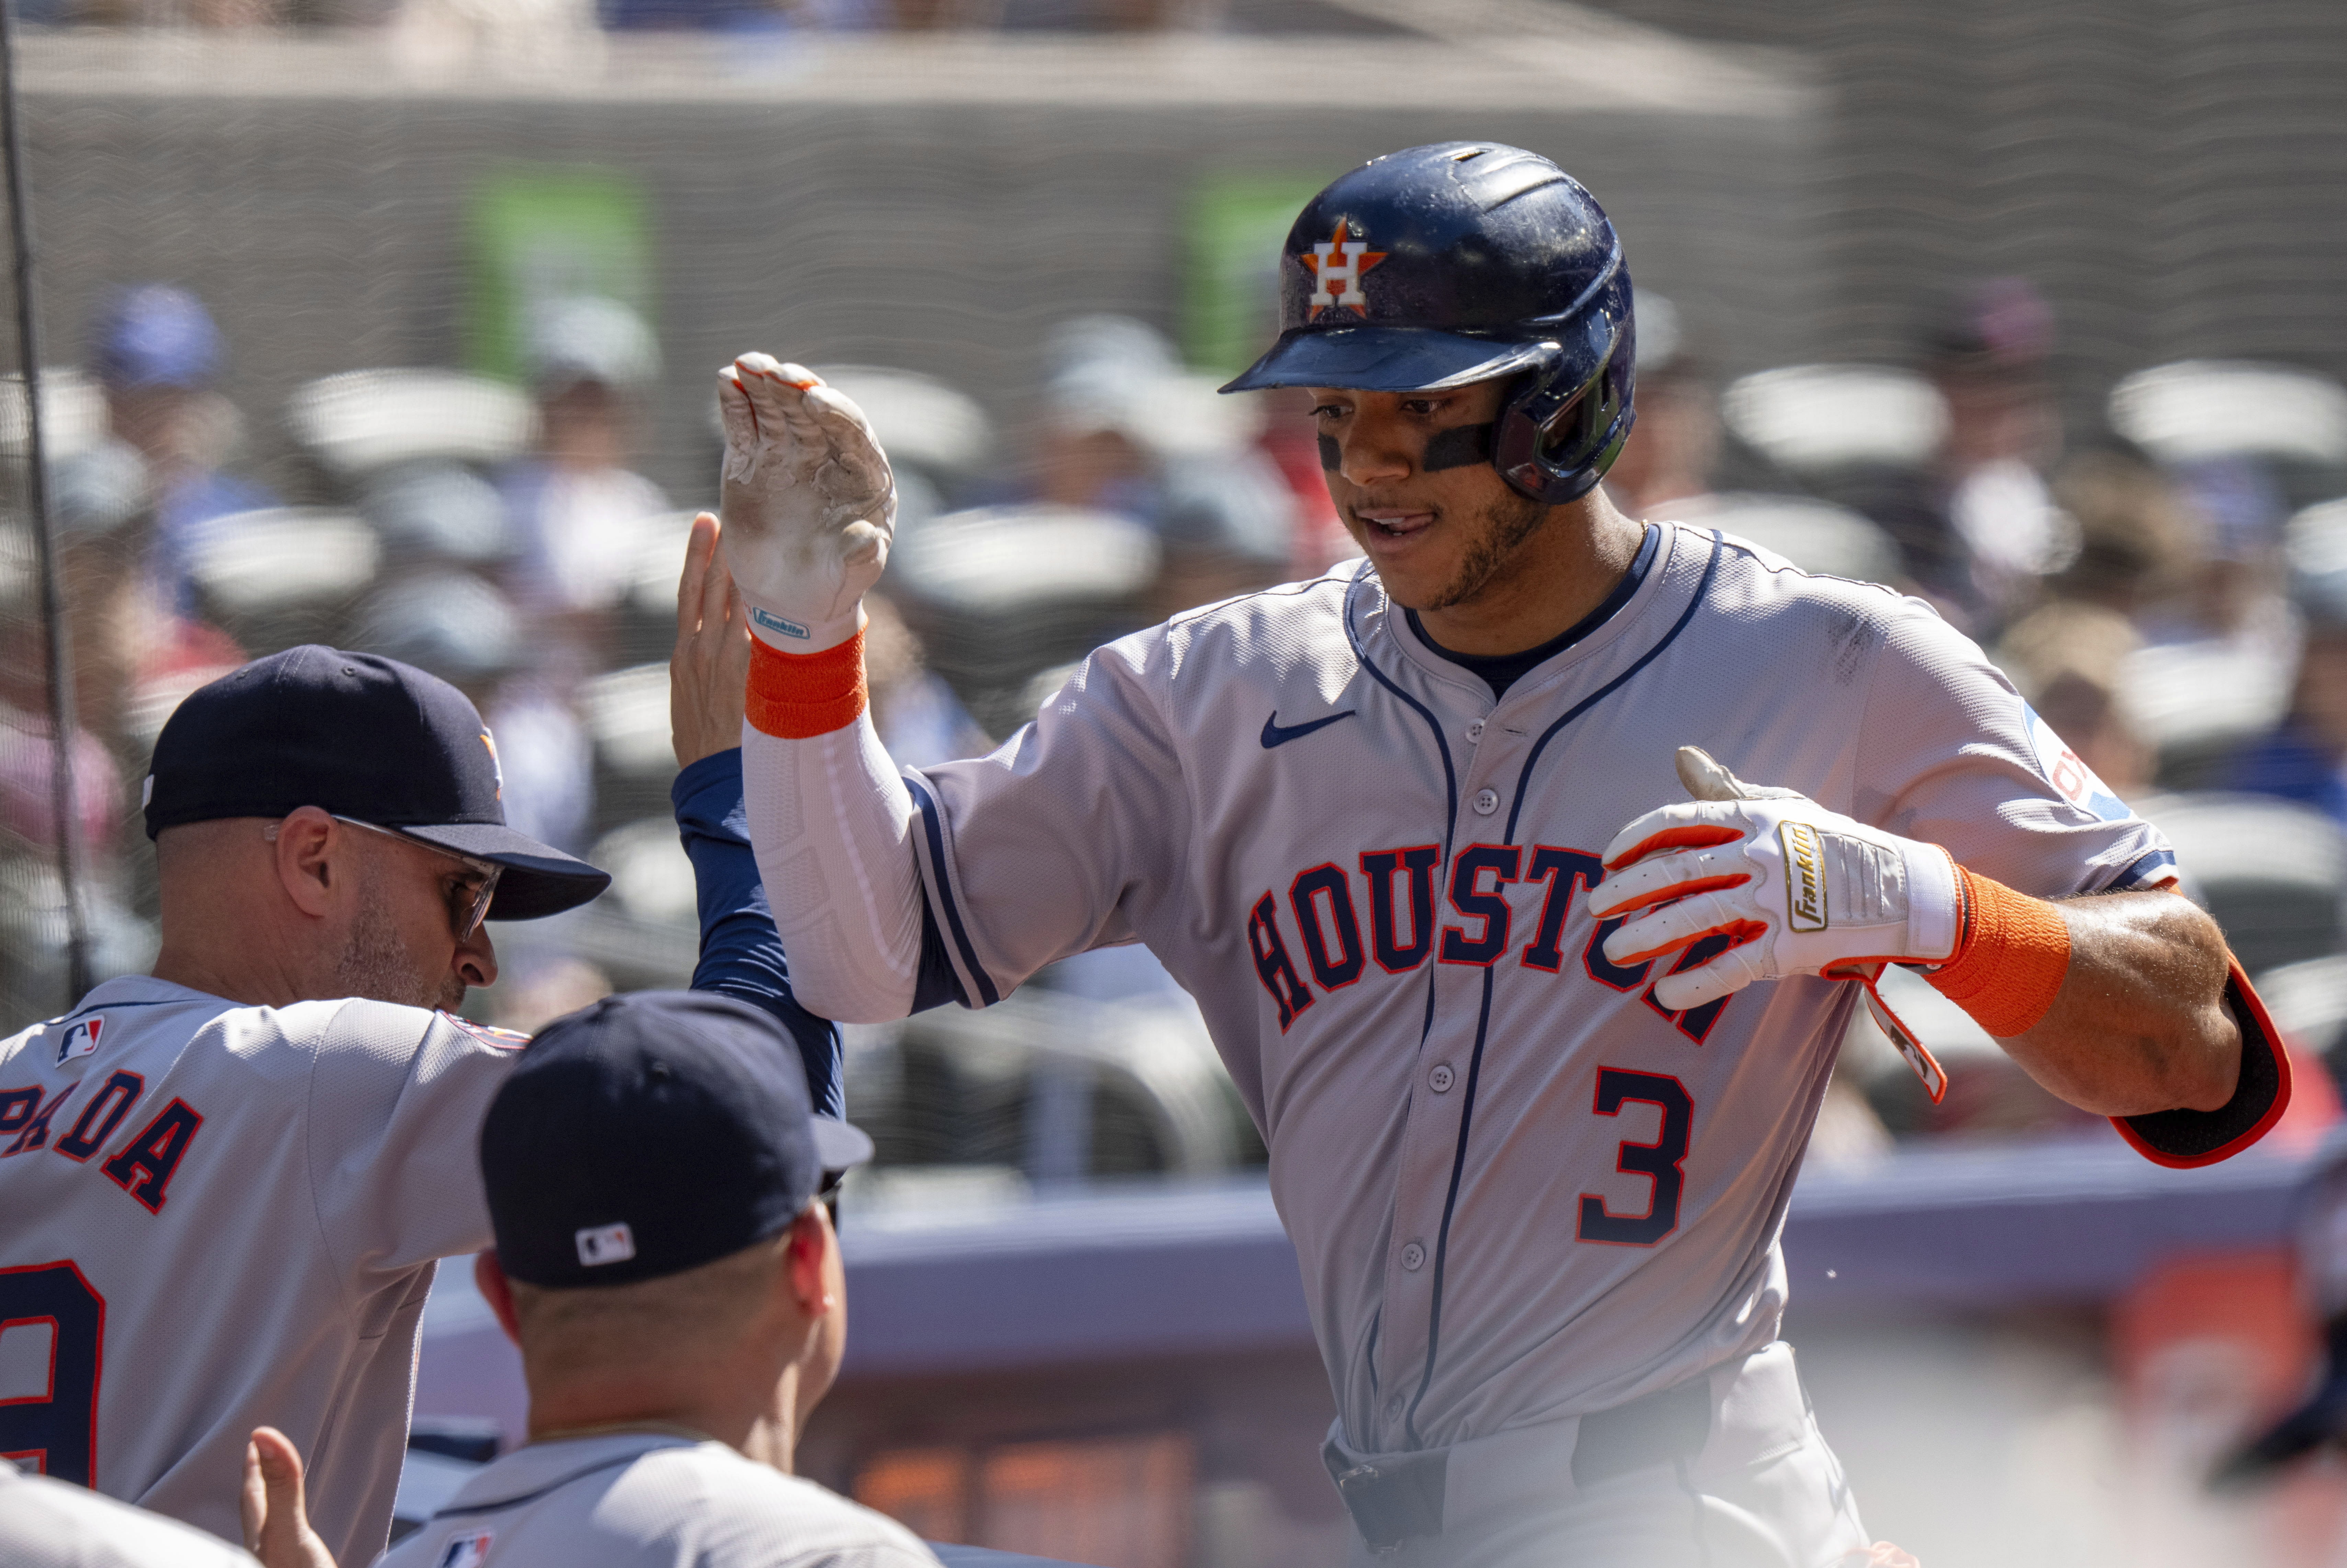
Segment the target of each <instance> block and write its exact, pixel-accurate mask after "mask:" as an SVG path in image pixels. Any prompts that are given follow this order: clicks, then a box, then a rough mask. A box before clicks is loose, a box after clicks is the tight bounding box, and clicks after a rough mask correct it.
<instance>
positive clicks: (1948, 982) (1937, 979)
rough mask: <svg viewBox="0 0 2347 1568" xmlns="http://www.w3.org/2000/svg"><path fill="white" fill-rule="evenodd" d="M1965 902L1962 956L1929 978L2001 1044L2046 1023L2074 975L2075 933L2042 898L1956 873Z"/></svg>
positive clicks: (1960, 868)
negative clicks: (2048, 1012) (2072, 942)
mask: <svg viewBox="0 0 2347 1568" xmlns="http://www.w3.org/2000/svg"><path fill="white" fill-rule="evenodd" d="M1956 876H1957V879H1958V881H1959V883H1960V885H1961V887H1962V891H1963V901H1964V918H1963V934H1962V935H1961V936H1959V937H1958V938H1956V952H1955V956H1954V957H1953V958H1950V959H1949V960H1948V961H1947V962H1946V963H1944V964H1942V965H1941V966H1940V968H1939V969H1938V970H1937V971H1936V972H1934V973H1932V974H1928V975H1925V976H1924V977H1923V978H1924V979H1927V980H1929V981H1931V982H1932V985H1933V986H1935V987H1937V988H1938V989H1939V992H1940V994H1941V995H1942V996H1943V997H1946V998H1947V999H1949V1000H1950V1001H1952V1002H1953V1003H1955V1004H1956V1005H1957V1006H1958V1007H1960V1008H1962V1009H1964V1010H1965V1011H1966V1012H1968V1013H1970V1014H1972V1015H1973V1019H1974V1020H1976V1021H1978V1023H1979V1024H1980V1026H1981V1027H1982V1028H1983V1029H1984V1030H1988V1032H1989V1033H1990V1034H1992V1035H1993V1036H1995V1037H1996V1038H1997V1039H1999V1040H2010V1039H2012V1038H2013V1037H2014V1035H2016V1034H2025V1033H2027V1032H2028V1030H2029V1029H2030V1027H2031V1026H2032V1025H2034V1023H2036V1021H2037V1020H2039V1019H2042V1018H2044V1017H2045V1010H2046V1009H2048V1008H2050V1007H2052V1006H2053V1005H2054V999H2055V997H2056V996H2058V995H2060V994H2061V990H2062V977H2063V976H2064V975H2065V974H2068V973H2069V972H2070V927H2069V925H2068V924H2067V923H2066V922H2065V921H2064V920H2063V918H2062V911H2061V910H2059V909H2056V908H2055V907H2054V906H2053V905H2051V904H2048V903H2047V902H2046V901H2045V899H2043V898H2032V897H2030V896H2029V895H2028V894H2026V893H2016V892H2014V890H2013V889H2012V888H2010V887H2007V886H2005V885H2004V883H2002V882H1992V881H1990V880H1989V879H1988V878H1987V877H1985V876H1975V875H1973V873H1972V872H1969V871H1967V870H1965V869H1964V868H1963V866H1957V867H1956Z"/></svg>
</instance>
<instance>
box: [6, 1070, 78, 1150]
mask: <svg viewBox="0 0 2347 1568" xmlns="http://www.w3.org/2000/svg"><path fill="white" fill-rule="evenodd" d="M80 1087H81V1081H80V1080H79V1079H76V1080H75V1081H73V1082H71V1083H68V1084H67V1085H66V1086H65V1087H64V1088H63V1089H60V1090H58V1091H56V1094H55V1095H53V1096H52V1097H50V1098H49V1099H48V1100H46V1101H44V1100H42V1098H41V1091H40V1087H39V1086H38V1085H37V1084H36V1085H35V1086H33V1087H32V1088H29V1089H0V1134H5V1133H7V1132H14V1133H15V1134H16V1135H15V1138H13V1139H11V1140H10V1141H9V1143H8V1146H7V1147H6V1148H5V1149H0V1160H5V1159H6V1158H7V1157H8V1156H9V1155H11V1154H22V1153H26V1151H28V1150H32V1149H44V1148H46V1147H47V1146H48V1142H49V1123H50V1122H53V1121H55V1120H56V1114H57V1112H58V1110H59V1109H60V1108H62V1107H63V1106H64V1104H65V1102H67V1101H68V1100H70V1099H72V1098H73V1091H75V1090H77V1089H79V1088H80Z"/></svg>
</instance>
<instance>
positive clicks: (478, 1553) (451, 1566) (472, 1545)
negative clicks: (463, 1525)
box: [432, 1530, 497, 1568]
mask: <svg viewBox="0 0 2347 1568" xmlns="http://www.w3.org/2000/svg"><path fill="white" fill-rule="evenodd" d="M496 1539H497V1532H495V1531H493V1530H481V1531H476V1532H474V1533H472V1534H470V1535H459V1536H458V1537H456V1540H454V1541H451V1542H448V1544H447V1545H446V1546H444V1547H442V1548H441V1549H440V1555H439V1556H438V1557H436V1558H434V1559H433V1562H432V1568H479V1565H480V1564H481V1563H485V1562H487V1561H488V1556H489V1542H492V1541H495V1540H496Z"/></svg>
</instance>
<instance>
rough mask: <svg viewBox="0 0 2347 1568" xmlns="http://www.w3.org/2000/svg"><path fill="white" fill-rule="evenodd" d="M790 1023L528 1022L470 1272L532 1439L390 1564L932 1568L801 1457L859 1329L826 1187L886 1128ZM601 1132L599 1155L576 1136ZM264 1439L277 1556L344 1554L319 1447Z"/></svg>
mask: <svg viewBox="0 0 2347 1568" xmlns="http://www.w3.org/2000/svg"><path fill="white" fill-rule="evenodd" d="M779 1032H780V1031H779V1030H777V1029H776V1028H775V1025H774V1020H773V1018H772V1017H771V1016H769V1015H767V1014H765V1013H763V1012H760V1011H759V1010H758V1009H754V1008H752V1007H749V1006H746V1005H744V1004H743V1003H742V1002H739V1001H735V1000H733V999H731V998H727V997H712V996H706V995H702V994H701V993H697V992H692V991H646V992H640V993H637V994H635V995H632V996H622V997H608V998H606V999H603V1000H602V1001H600V1002H597V1003H595V1004H594V1005H592V1006H591V1007H588V1008H585V1009H581V1010H579V1011H578V1012H575V1013H572V1014H570V1015H569V1016H568V1017H566V1018H560V1019H557V1020H555V1021H554V1022H553V1023H551V1024H548V1026H547V1027H546V1028H545V1029H544V1030H541V1031H540V1032H539V1034H538V1038H537V1039H536V1040H533V1041H532V1042H531V1044H530V1049H529V1051H528V1054H527V1055H526V1056H525V1057H524V1058H523V1059H522V1061H521V1063H520V1065H519V1066H518V1068H517V1069H516V1070H515V1071H514V1073H513V1075H512V1076H511V1078H510V1079H509V1080H508V1081H507V1083H506V1085H505V1087H504V1088H502V1089H500V1090H499V1091H497V1099H496V1100H495V1101H494V1102H492V1103H491V1105H490V1107H489V1112H488V1116H487V1120H486V1121H485V1122H483V1123H482V1126H481V1140H480V1166H481V1176H482V1182H483V1185H484V1186H485V1188H486V1189H487V1193H488V1201H489V1212H490V1214H491V1215H492V1216H493V1217H494V1219H495V1221H496V1225H497V1250H496V1251H494V1252H488V1253H483V1254H482V1255H481V1256H480V1258H479V1259H478V1261H477V1263H476V1265H475V1270H474V1272H475V1274H476V1276H477V1278H478V1279H479V1281H480V1285H481V1292H482V1294H483V1295H484V1296H487V1298H488V1301H489V1304H490V1306H491V1307H494V1308H495V1309H496V1311H497V1319H498V1321H499V1322H501V1323H502V1324H504V1325H505V1328H506V1332H507V1333H508V1334H510V1335H512V1336H513V1337H514V1338H515V1340H516V1342H517V1343H518V1344H519V1345H520V1347H521V1352H522V1365H523V1368H524V1370H525V1372H526V1374H527V1376H528V1380H529V1397H530V1413H529V1441H528V1444H527V1445H525V1446H524V1447H522V1448H519V1449H517V1450H514V1451H513V1452H511V1453H509V1454H507V1455H506V1456H505V1457H504V1458H502V1459H500V1460H497V1462H496V1463H494V1464H492V1465H490V1466H489V1467H488V1468H487V1469H486V1470H484V1471H481V1472H480V1473H479V1474H478V1475H476V1476H475V1477H473V1478H472V1479H471V1480H470V1481H466V1483H465V1486H464V1488H463V1489H462V1490H461V1491H458V1492H457V1494H456V1497H455V1498H454V1499H452V1500H451V1501H449V1503H448V1504H447V1506H446V1507H444V1508H442V1509H441V1510H440V1511H439V1512H437V1513H436V1514H434V1515H433V1516H432V1518H431V1519H430V1520H429V1521H427V1522H425V1524H424V1525H423V1526H422V1528H420V1529H418V1530H417V1531H416V1532H415V1533H414V1534H412V1535H411V1536H409V1537H408V1538H407V1540H405V1541H404V1542H401V1543H400V1544H399V1545H398V1546H397V1547H395V1548H394V1549H393V1551H392V1553H391V1554H390V1555H389V1556H387V1557H385V1558H384V1560H383V1561H384V1568H498V1565H499V1564H504V1563H514V1564H530V1563H548V1564H551V1563H601V1564H611V1565H614V1568H617V1565H622V1564H624V1565H627V1568H784V1565H786V1564H787V1565H789V1568H917V1565H920V1564H929V1565H931V1568H934V1564H935V1563H936V1562H937V1559H936V1557H934V1556H933V1555H931V1553H930V1552H929V1550H928V1548H927V1547H925V1546H923V1545H922V1544H921V1543H920V1542H919V1540H918V1539H917V1538H916V1537H915V1536H914V1535H913V1534H912V1533H911V1532H909V1531H907V1530H906V1529H905V1527H904V1526H903V1525H901V1524H898V1523H897V1522H895V1521H894V1520H891V1519H887V1518H885V1517H883V1516H882V1515H880V1514H877V1513H875V1512H872V1511H871V1510H870V1509H867V1508H863V1507H860V1506H858V1505H857V1504H856V1503H853V1502H850V1501H847V1500H846V1498H843V1497H840V1496H838V1495H836V1494H835V1493H833V1492H831V1491H825V1489H824V1488H823V1487H820V1486H818V1485H816V1484H815V1482H813V1481H802V1480H799V1479H797V1478H796V1477H794V1476H793V1475H792V1474H791V1462H792V1456H793V1452H794V1449H795V1448H796V1446H797V1441H798V1435H799V1433H800V1431H801V1430H802V1429H803V1428H804V1426H805V1421H806V1418H807V1415H808V1413H809V1412H811V1411H812V1410H813V1409H815V1405H816V1403H817V1402H818V1401H819V1400H821V1399H822V1398H823V1396H824V1394H825V1391H826V1390H827V1389H829V1388H830V1386H831V1381H832V1378H833V1376H834V1374H835V1373H836V1372H837V1370H838V1368H839V1358H840V1354H841V1351H842V1349H843V1348H844V1347H845V1345H846V1278H845V1276H844V1275H843V1273H842V1271H841V1268H840V1261H839V1244H838V1240H837V1238H836V1237H835V1236H834V1235H833V1234H832V1230H831V1223H830V1220H829V1218H828V1217H827V1216H826V1215H825V1212H824V1205H823V1204H822V1202H821V1201H820V1199H819V1196H818V1193H819V1191H820V1189H821V1187H822V1186H823V1184H825V1173H837V1172H840V1171H844V1170H846V1168H848V1167H850V1166H853V1165H856V1164H858V1163H862V1162H863V1161H864V1160H866V1159H868V1158H869V1157H870V1156H871V1153H872V1143H871V1140H869V1139H868V1138H866V1137H865V1136H864V1134H863V1133H861V1132H858V1131H856V1129H855V1128H853V1127H849V1126H847V1125H846V1123H844V1122H838V1121H835V1120H831V1119H827V1118H825V1117H822V1116H818V1115H815V1114H813V1112H812V1107H811V1105H810V1102H809V1099H808V1095H807V1091H806V1088H805V1081H804V1079H803V1077H802V1075H801V1074H800V1072H799V1071H797V1068H796V1066H795V1064H794V1061H792V1060H791V1057H790V1055H789V1054H788V1053H787V1052H786V1051H784V1050H778V1049H776V1047H777V1046H779V1045H780V1044H781V1043H782V1042H781V1041H780V1040H778V1039H777V1038H776V1036H777V1035H778V1033H779ZM579 1143H586V1144H588V1145H589V1146H591V1147H593V1148H594V1149H596V1150H597V1151H598V1154H597V1158H596V1159H595V1160H594V1161H593V1162H591V1163H580V1162H578V1161H575V1160H571V1159H569V1157H568V1153H569V1150H571V1149H572V1148H574V1147H576V1146H577V1145H579ZM253 1438H254V1444H255V1449H256V1454H255V1462H256V1466H261V1465H263V1464H264V1463H265V1462H266V1461H265V1460H263V1457H262V1455H261V1451H260V1450H261V1446H262V1445H263V1444H266V1445H267V1446H268V1448H269V1449H270V1450H273V1457H274V1458H275V1459H277V1460H279V1461H281V1462H282V1465H283V1466H284V1469H285V1470H286V1471H291V1473H290V1475H289V1474H285V1473H282V1472H281V1473H280V1474H278V1475H276V1476H273V1477H272V1478H271V1482H272V1484H270V1485H269V1486H268V1487H267V1488H266V1489H265V1492H266V1495H265V1498H264V1501H263V1505H262V1507H261V1509H260V1510H259V1511H258V1512H257V1515H256V1514H249V1515H248V1519H247V1530H248V1535H249V1536H250V1537H251V1538H252V1539H254V1540H255V1541H256V1542H259V1543H260V1550H261V1555H262V1560H263V1562H264V1563H267V1564H268V1568H333V1563H332V1562H331V1560H322V1558H321V1555H320V1554H319V1553H317V1551H316V1550H315V1548H314V1547H310V1546H309V1545H308V1543H307V1542H304V1541H302V1539H301V1538H302V1535H303V1534H304V1533H305V1532H303V1531H302V1528H301V1525H300V1522H299V1515H300V1507H301V1503H300V1471H299V1460H298V1456H295V1455H293V1454H292V1451H291V1450H290V1449H288V1448H287V1447H286V1446H285V1445H284V1444H283V1442H282V1438H280V1437H279V1436H278V1435H277V1434H273V1433H269V1432H256V1433H254V1434H253ZM289 1511H290V1512H292V1515H293V1517H292V1518H291V1519H288V1518H286V1517H284V1515H285V1513H286V1512H289ZM305 1547H306V1548H307V1549H306V1550H305Z"/></svg>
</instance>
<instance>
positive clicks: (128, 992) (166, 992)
mask: <svg viewBox="0 0 2347 1568" xmlns="http://www.w3.org/2000/svg"><path fill="white" fill-rule="evenodd" d="M157 1002H210V1003H211V1004H213V1005H214V1006H216V1007H224V1008H232V1007H240V1006H242V1005H243V1004H241V1003H240V1002H232V1001H231V1000H229V999H227V998H226V997H216V996H214V995H212V993H211V992H210V991H200V990H196V989H192V988H190V987H188V986H183V985H180V984H179V983H178V982H177V981H176V980H159V979H156V978H155V977H154V976H152V975H117V976H116V977H115V978H114V979H110V980H101V981H100V982H99V983H98V984H97V985H95V986H92V987H91V988H90V989H89V990H88V992H87V994H85V995H84V996H83V997H82V999H81V1000H80V1002H79V1003H77V1005H76V1006H75V1008H74V1009H73V1011H71V1012H68V1013H60V1014H59V1015H58V1016H57V1017H56V1018H54V1019H51V1020H49V1021H50V1022H52V1023H63V1022H64V1021H65V1020H67V1019H72V1018H79V1017H80V1016H81V1015H82V1014H84V1013H86V1012H102V1011H104V1010H105V1009H108V1008H110V1007H139V1006H152V1005H154V1004H155V1003H157Z"/></svg>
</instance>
